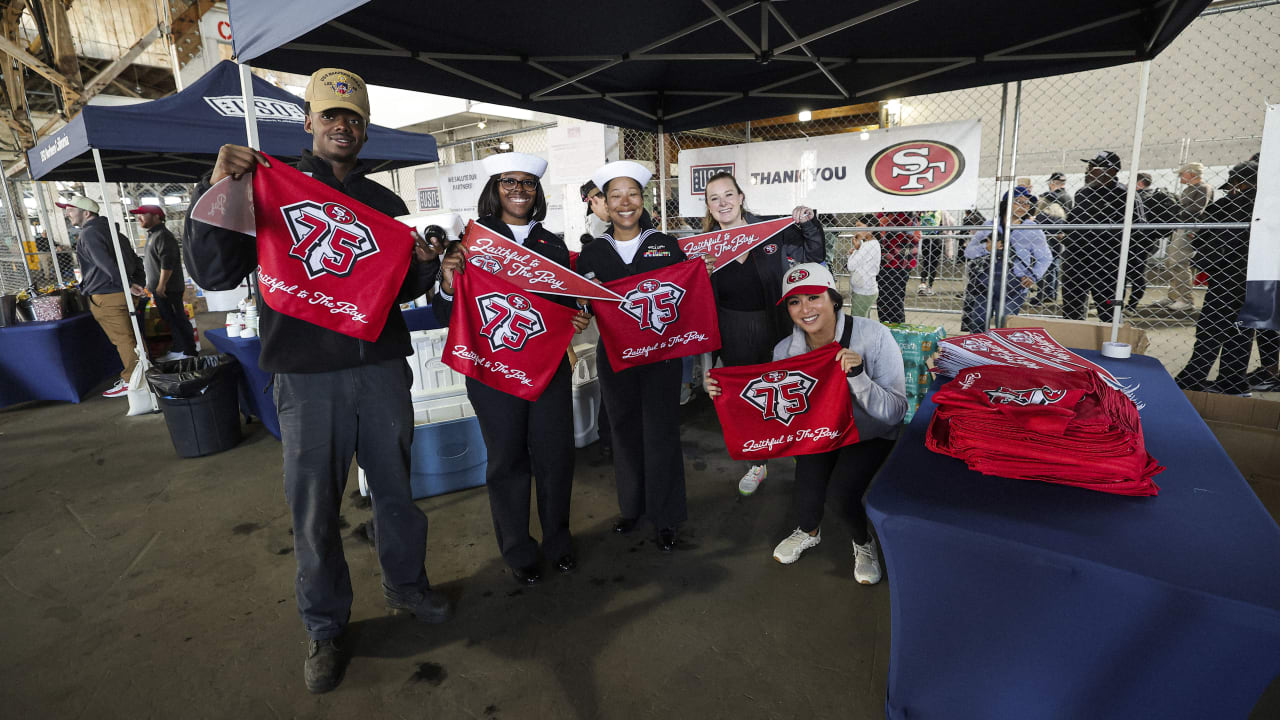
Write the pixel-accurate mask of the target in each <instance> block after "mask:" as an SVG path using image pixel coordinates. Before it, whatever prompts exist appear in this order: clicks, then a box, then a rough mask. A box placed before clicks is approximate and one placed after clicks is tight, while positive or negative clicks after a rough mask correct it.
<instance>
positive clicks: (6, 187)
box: [0, 174, 33, 287]
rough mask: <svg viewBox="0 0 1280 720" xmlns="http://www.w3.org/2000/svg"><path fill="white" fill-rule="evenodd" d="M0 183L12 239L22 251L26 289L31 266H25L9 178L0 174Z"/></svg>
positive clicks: (24, 253)
mask: <svg viewBox="0 0 1280 720" xmlns="http://www.w3.org/2000/svg"><path fill="white" fill-rule="evenodd" d="M0 181H3V182H4V204H5V205H8V206H9V222H10V223H11V224H12V225H13V237H14V238H16V239H17V240H18V247H19V248H20V249H21V250H22V272H24V273H26V274H27V287H31V286H32V285H33V283H32V282H31V266H30V265H28V264H27V246H26V244H25V243H23V241H22V238H23V235H22V229H21V228H20V227H18V209H17V208H16V207H14V205H13V198H12V197H11V196H10V194H9V178H8V177H7V176H4V175H2V174H0Z"/></svg>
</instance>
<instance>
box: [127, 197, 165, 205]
mask: <svg viewBox="0 0 1280 720" xmlns="http://www.w3.org/2000/svg"><path fill="white" fill-rule="evenodd" d="M125 199H126V200H127V199H128V198H125ZM142 204H143V205H159V204H160V198H158V197H144V198H142Z"/></svg>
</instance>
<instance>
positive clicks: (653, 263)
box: [578, 225, 689, 283]
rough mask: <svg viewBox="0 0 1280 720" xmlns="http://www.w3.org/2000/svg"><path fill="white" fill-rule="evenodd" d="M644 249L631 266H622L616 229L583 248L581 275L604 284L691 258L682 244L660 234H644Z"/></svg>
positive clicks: (641, 236) (611, 227) (642, 244)
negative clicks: (592, 276) (681, 246)
mask: <svg viewBox="0 0 1280 720" xmlns="http://www.w3.org/2000/svg"><path fill="white" fill-rule="evenodd" d="M640 238H641V240H640V249H639V250H637V251H636V256H635V257H634V258H632V260H631V262H630V263H624V262H622V256H620V255H618V251H617V250H614V249H613V226H612V225H610V226H609V228H608V229H607V230H606V231H605V233H604V234H603V235H601V236H600V237H599V238H596V239H595V240H594V241H592V243H591V244H590V245H587V246H586V247H584V248H582V254H581V255H579V256H578V274H579V275H584V276H585V275H588V274H591V273H594V274H595V277H594V279H596V280H599V281H600V282H606V283H607V282H612V281H614V280H617V279H619V278H624V277H630V276H631V275H639V274H641V273H647V272H650V271H652V270H657V269H659V268H664V267H667V266H668V265H675V264H676V263H681V262H684V261H685V260H688V259H689V257H688V256H687V255H685V254H684V250H681V249H680V241H678V240H676V239H675V238H673V237H671V236H670V235H667V234H666V233H663V232H659V231H657V230H653V229H650V230H644V231H642V232H641V233H640Z"/></svg>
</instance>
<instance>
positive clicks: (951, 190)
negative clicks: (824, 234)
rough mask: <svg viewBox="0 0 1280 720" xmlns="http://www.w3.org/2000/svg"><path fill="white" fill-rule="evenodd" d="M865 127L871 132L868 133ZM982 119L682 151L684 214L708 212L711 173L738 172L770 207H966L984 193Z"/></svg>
mask: <svg viewBox="0 0 1280 720" xmlns="http://www.w3.org/2000/svg"><path fill="white" fill-rule="evenodd" d="M863 135H865V136H866V139H863ZM981 149H982V123H981V121H979V120H965V121H961V122H952V123H937V124H932V125H911V126H907V127H893V128H886V129H884V130H872V131H869V132H866V133H841V134H839V135H824V136H821V137H813V138H805V139H800V140H774V141H771V142H757V143H746V144H743V145H723V146H720V147H709V148H699V149H697V150H682V151H681V152H680V214H681V215H684V216H686V217H701V216H702V215H704V214H705V212H706V205H705V203H704V201H703V196H704V193H705V190H706V187H705V186H706V181H707V178H709V177H711V176H712V175H715V174H716V173H718V172H730V173H733V175H734V177H736V178H737V180H738V184H739V185H741V186H742V191H743V192H744V193H745V194H746V196H747V207H748V208H750V209H751V211H752V212H756V213H760V214H764V215H781V214H784V213H790V212H791V210H792V209H793V208H795V207H796V206H797V205H808V206H810V207H813V208H816V209H817V210H819V211H820V212H824V213H837V212H838V213H851V212H878V211H925V210H958V209H962V208H969V207H973V206H975V205H976V204H977V199H978V158H979V153H980V151H981Z"/></svg>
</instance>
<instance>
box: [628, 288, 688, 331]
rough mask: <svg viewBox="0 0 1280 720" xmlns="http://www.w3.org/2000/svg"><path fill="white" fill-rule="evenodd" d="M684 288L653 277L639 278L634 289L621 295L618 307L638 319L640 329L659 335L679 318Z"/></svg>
mask: <svg viewBox="0 0 1280 720" xmlns="http://www.w3.org/2000/svg"><path fill="white" fill-rule="evenodd" d="M683 298H684V288H682V287H680V286H679V285H676V284H675V283H670V282H658V281H657V280H654V279H653V278H649V279H647V280H641V281H640V284H639V285H636V289H635V290H632V291H631V292H629V293H627V294H626V295H624V296H623V301H622V302H621V303H619V309H620V310H622V312H624V313H626V314H628V315H630V316H631V317H633V318H635V319H636V320H638V321H640V329H641V330H652V331H653V332H656V333H658V334H659V335H661V334H662V333H664V332H666V330H667V326H668V325H670V324H671V323H673V322H675V321H676V320H679V319H680V301H681V300H682V299H683Z"/></svg>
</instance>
